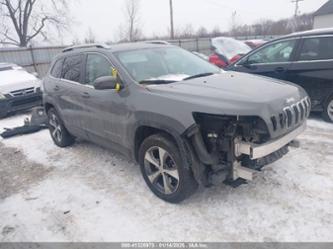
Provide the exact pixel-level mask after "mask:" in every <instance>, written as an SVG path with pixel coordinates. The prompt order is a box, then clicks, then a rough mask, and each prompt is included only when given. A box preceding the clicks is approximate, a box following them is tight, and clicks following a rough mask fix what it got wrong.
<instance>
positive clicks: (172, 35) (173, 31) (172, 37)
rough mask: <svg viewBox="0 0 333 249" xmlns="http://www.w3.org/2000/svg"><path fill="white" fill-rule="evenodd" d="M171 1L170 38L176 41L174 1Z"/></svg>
mask: <svg viewBox="0 0 333 249" xmlns="http://www.w3.org/2000/svg"><path fill="white" fill-rule="evenodd" d="M169 1H170V37H171V39H175V30H174V26H173V5H172V0H169Z"/></svg>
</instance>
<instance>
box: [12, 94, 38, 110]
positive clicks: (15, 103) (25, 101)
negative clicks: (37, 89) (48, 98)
mask: <svg viewBox="0 0 333 249" xmlns="http://www.w3.org/2000/svg"><path fill="white" fill-rule="evenodd" d="M39 100H40V97H38V96H36V97H33V98H27V99H20V100H15V101H13V102H12V104H11V105H12V107H16V106H20V105H26V104H30V103H33V102H37V101H39Z"/></svg>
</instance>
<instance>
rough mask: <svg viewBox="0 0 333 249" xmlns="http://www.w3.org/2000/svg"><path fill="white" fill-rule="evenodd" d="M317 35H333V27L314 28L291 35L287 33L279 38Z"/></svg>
mask: <svg viewBox="0 0 333 249" xmlns="http://www.w3.org/2000/svg"><path fill="white" fill-rule="evenodd" d="M315 35H333V28H326V29H313V30H308V31H303V32H297V33H292V34H290V35H286V36H283V37H280V38H278V39H277V40H279V39H282V38H287V37H298V36H315Z"/></svg>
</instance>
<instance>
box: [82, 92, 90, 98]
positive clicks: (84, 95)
mask: <svg viewBox="0 0 333 249" xmlns="http://www.w3.org/2000/svg"><path fill="white" fill-rule="evenodd" d="M82 97H83V98H85V99H88V98H90V94H89V93H87V92H84V93H82Z"/></svg>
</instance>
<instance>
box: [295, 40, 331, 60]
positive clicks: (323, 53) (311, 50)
mask: <svg viewBox="0 0 333 249" xmlns="http://www.w3.org/2000/svg"><path fill="white" fill-rule="evenodd" d="M327 59H333V37H321V38H320V37H319V38H310V39H305V40H304V43H303V47H302V50H301V53H300V58H299V60H301V61H308V60H327Z"/></svg>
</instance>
